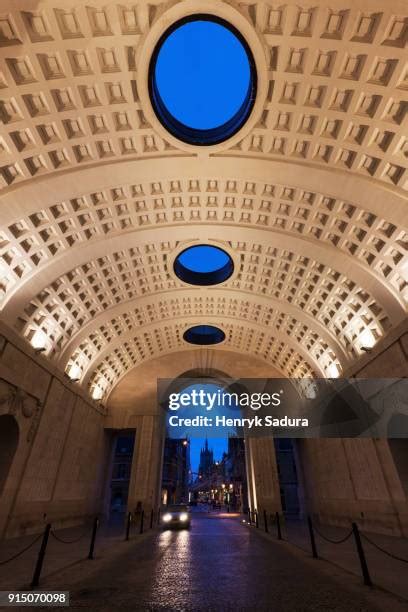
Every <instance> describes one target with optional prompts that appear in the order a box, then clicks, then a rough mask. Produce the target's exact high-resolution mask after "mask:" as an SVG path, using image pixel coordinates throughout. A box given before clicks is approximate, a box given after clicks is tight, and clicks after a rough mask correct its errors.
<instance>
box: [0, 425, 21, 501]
mask: <svg viewBox="0 0 408 612" xmlns="http://www.w3.org/2000/svg"><path fill="white" fill-rule="evenodd" d="M18 438H19V430H18V424H17V421H16V419H15V418H14V417H13V416H11V415H10V414H4V415H2V416H0V496H1V495H2V494H3V490H4V487H5V485H6V482H7V478H8V475H9V473H10V468H11V466H12V463H13V459H14V455H15V452H16V450H17V446H18Z"/></svg>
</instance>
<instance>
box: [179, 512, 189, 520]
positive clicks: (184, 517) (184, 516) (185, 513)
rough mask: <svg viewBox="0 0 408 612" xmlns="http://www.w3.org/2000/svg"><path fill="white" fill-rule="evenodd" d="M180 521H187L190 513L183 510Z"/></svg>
mask: <svg viewBox="0 0 408 612" xmlns="http://www.w3.org/2000/svg"><path fill="white" fill-rule="evenodd" d="M180 521H182V522H183V523H185V522H186V521H188V514H187V512H182V513H181V514H180Z"/></svg>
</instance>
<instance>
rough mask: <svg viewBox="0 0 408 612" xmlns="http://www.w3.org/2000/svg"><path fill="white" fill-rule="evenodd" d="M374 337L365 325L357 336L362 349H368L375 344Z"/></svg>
mask: <svg viewBox="0 0 408 612" xmlns="http://www.w3.org/2000/svg"><path fill="white" fill-rule="evenodd" d="M375 342H376V338H375V336H374V334H373V332H372V331H371V329H369V328H368V327H366V328H365V329H364V330H363V331H362V332H361V334H360V335H359V337H358V344H359V346H360V349H361V350H362V351H370V350H371V349H372V348H373V346H374V345H375Z"/></svg>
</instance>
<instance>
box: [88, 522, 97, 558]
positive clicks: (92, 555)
mask: <svg viewBox="0 0 408 612" xmlns="http://www.w3.org/2000/svg"><path fill="white" fill-rule="evenodd" d="M98 527H99V519H98V517H95V519H94V523H93V528H92V536H91V544H90V546H89V554H88V559H93V558H94V550H95V540H96V532H97V531H98Z"/></svg>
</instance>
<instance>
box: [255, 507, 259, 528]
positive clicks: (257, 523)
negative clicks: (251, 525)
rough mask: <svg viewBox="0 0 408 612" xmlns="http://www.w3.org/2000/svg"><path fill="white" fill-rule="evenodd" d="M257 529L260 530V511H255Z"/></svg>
mask: <svg viewBox="0 0 408 612" xmlns="http://www.w3.org/2000/svg"><path fill="white" fill-rule="evenodd" d="M255 527H256V528H257V529H258V528H259V519H258V510H255Z"/></svg>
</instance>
